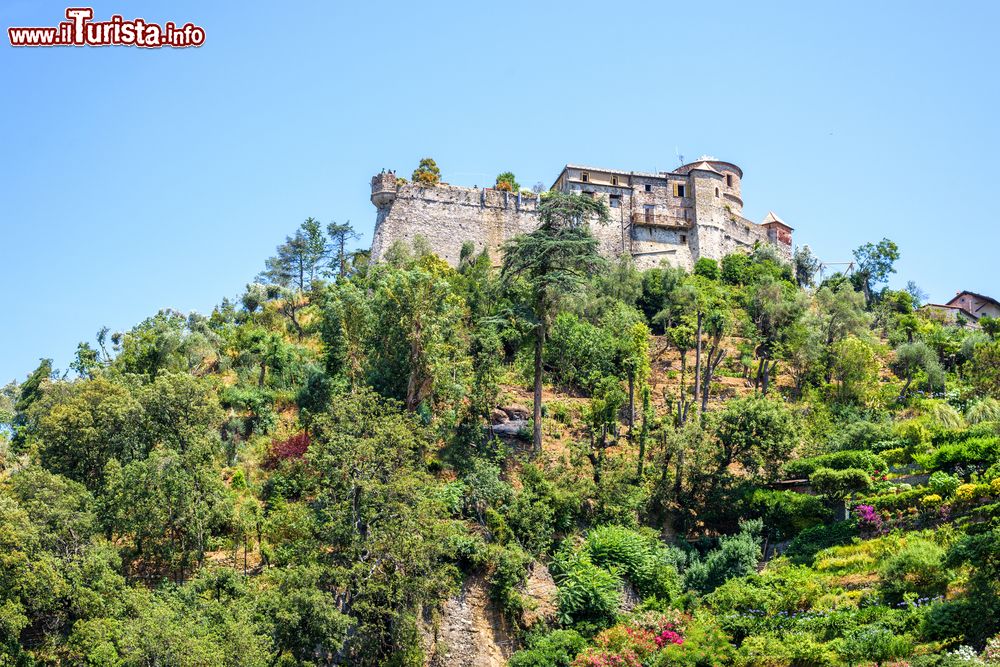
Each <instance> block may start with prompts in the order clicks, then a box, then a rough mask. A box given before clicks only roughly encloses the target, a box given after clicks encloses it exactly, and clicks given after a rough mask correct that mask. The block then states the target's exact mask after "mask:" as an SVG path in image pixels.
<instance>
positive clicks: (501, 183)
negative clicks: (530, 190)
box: [496, 171, 521, 192]
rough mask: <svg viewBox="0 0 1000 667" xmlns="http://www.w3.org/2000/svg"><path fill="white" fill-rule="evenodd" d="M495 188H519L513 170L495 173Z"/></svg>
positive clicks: (515, 189)
mask: <svg viewBox="0 0 1000 667" xmlns="http://www.w3.org/2000/svg"><path fill="white" fill-rule="evenodd" d="M496 189H497V190H506V191H507V192H517V191H519V190H520V189H521V186H520V185H519V184H518V182H517V179H516V178H515V177H514V173H513V172H510V171H505V172H503V173H502V174H497V182H496Z"/></svg>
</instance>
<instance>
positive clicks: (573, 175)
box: [371, 157, 792, 270]
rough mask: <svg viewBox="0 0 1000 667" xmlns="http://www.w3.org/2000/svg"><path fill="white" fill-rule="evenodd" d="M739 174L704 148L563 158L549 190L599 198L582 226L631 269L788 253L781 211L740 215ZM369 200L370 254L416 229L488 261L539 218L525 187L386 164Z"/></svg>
mask: <svg viewBox="0 0 1000 667" xmlns="http://www.w3.org/2000/svg"><path fill="white" fill-rule="evenodd" d="M742 179H743V170H742V169H740V168H739V167H738V166H736V165H735V164H733V163H731V162H725V161H722V160H716V159H714V158H711V157H705V158H702V159H700V160H698V161H696V162H692V163H690V164H685V165H683V166H681V167H678V168H677V169H675V170H674V171H669V172H667V171H663V172H656V173H650V172H641V171H623V170H617V169H606V168H600V167H585V166H581V165H574V164H568V165H566V166H565V167H563V169H562V170H561V171H560V173H559V176H558V177H557V178H556V179H555V182H554V183H553V185H552V189H553V190H559V191H562V192H572V193H578V194H581V195H584V196H589V197H593V198H595V199H602V200H604V202H605V203H606V204H607V205H608V208H609V210H610V213H611V221H610V223H609V224H607V225H603V226H595V227H593V228H592V231H593V233H594V236H595V237H596V238H597V240H598V244H599V249H600V252H601V254H603V255H604V256H606V257H617V256H619V255H622V254H626V255H631V256H632V257H633V258H634V259H635V262H636V265H637V266H639V268H647V267H653V266H657V265H659V264H660V263H661V262H665V263H667V264H671V265H674V266H681V267H684V268H686V269H689V270H690V269H691V268H692V267H693V266H694V263H695V262H696V261H697V260H698V259H699V258H701V257H709V258H712V259H722V257H724V256H725V255H727V254H729V253H733V252H739V251H742V252H750V251H752V250H753V248H754V246H756V245H769V246H771V247H773V248H774V249H775V250H776V252H777V254H778V255H779V256H780V257H783V258H784V259H785V260H791V255H792V228H791V227H790V226H789V225H788V224H787V223H786V222H785V221H784V220H782V219H781V218H779V217H778V216H777V215H775V214H774V213H768V215H767V217H766V218H765V219H764V220H763V221H762V222H760V223H755V222H753V221H752V220H748V219H747V218H744V217H743V198H742V194H741V192H740V185H741V182H742ZM371 199H372V203H373V204H374V205H375V207H376V208H377V209H378V216H377V218H376V221H375V235H374V238H373V239H372V259H374V260H376V261H377V260H379V259H380V258H381V257H382V256H383V255H384V253H385V252H386V250H388V248H389V246H390V245H392V244H393V243H394V242H396V241H412V240H413V239H414V238H416V237H417V236H421V237H423V238H424V239H425V240H426V241H427V242H428V243H429V244H430V247H431V248H432V249H433V250H434V252H435V253H437V254H438V255H439V256H441V257H442V258H443V259H445V260H446V261H448V262H449V263H451V264H452V265H455V264H457V263H458V260H459V254H460V252H461V248H462V245H463V243H465V242H471V243H472V244H473V246H474V248H475V251H476V252H478V251H480V250H483V249H486V250H488V251H489V252H490V254H491V255H492V257H493V259H494V261H498V260H499V259H500V248H501V246H502V245H503V243H504V242H505V241H507V240H509V239H510V238H512V237H514V236H516V235H517V234H522V233H525V232H530V231H532V230H534V229H536V228H537V227H538V225H539V219H538V203H539V199H538V196H537V195H536V194H534V193H525V192H520V193H518V192H504V191H500V190H495V189H493V188H463V187H456V186H453V185H447V184H444V183H442V184H440V185H436V186H426V185H421V184H418V183H407V182H404V181H401V180H400V181H397V178H396V175H395V173H392V172H390V173H382V174H378V175H376V176H375V177H374V178H373V179H372V197H371Z"/></svg>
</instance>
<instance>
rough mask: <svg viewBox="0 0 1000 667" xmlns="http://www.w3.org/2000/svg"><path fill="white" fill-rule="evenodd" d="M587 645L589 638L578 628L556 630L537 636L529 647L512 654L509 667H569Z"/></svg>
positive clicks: (530, 641) (529, 643) (508, 663)
mask: <svg viewBox="0 0 1000 667" xmlns="http://www.w3.org/2000/svg"><path fill="white" fill-rule="evenodd" d="M586 646H587V640H586V639H584V638H583V637H582V636H580V633H578V632H577V631H576V630H555V631H553V632H550V633H549V634H547V635H541V636H539V637H535V638H533V639H531V640H529V642H528V648H525V649H523V650H521V651H518V652H517V653H515V654H514V655H512V656H510V660H509V661H508V662H507V665H508V666H509V667H569V664H570V663H571V662H572V661H573V658H574V657H576V654H577V653H579V652H580V651H582V650H583V649H584V648H585V647H586Z"/></svg>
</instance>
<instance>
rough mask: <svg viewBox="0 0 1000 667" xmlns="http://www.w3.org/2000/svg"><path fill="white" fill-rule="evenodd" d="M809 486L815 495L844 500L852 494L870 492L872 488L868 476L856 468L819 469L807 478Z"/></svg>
mask: <svg viewBox="0 0 1000 667" xmlns="http://www.w3.org/2000/svg"><path fill="white" fill-rule="evenodd" d="M809 484H810V485H811V486H812V488H813V490H814V491H816V493H819V494H820V495H824V496H827V497H828V498H834V499H840V498H846V497H847V496H848V495H850V494H852V493H858V492H861V491H870V490H871V488H872V480H871V477H870V476H869V474H868V473H867V472H865V471H864V470H860V469H858V468H847V469H846V470H832V469H830V468H820V469H818V470H817V471H816V472H814V473H813V474H812V475H811V476H810V477H809Z"/></svg>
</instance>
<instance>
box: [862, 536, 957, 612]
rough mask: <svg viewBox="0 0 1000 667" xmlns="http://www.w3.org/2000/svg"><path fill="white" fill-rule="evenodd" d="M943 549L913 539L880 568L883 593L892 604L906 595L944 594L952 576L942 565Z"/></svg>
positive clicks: (932, 595)
mask: <svg viewBox="0 0 1000 667" xmlns="http://www.w3.org/2000/svg"><path fill="white" fill-rule="evenodd" d="M943 559H944V549H942V548H941V547H939V546H938V545H936V544H934V543H933V542H928V541H926V540H913V541H911V542H909V543H908V544H907V545H906V546H905V547H903V549H902V550H901V551H900V552H899V553H897V554H896V555H894V556H892V557H891V558H889V560H887V561H886V562H885V564H884V565H883V566H882V569H881V570H880V571H879V579H880V582H881V586H880V587H881V590H882V596H883V597H884V598H885V600H886V602H888V603H890V604H898V603H900V602H902V601H903V598H904V596H905V595H906V594H908V593H912V594H914V595H916V596H918V597H935V596H938V595H943V594H944V592H945V590H946V589H947V588H948V581H949V579H950V575H949V573H948V571H947V570H946V569H945V568H944V567H943V566H942V564H941V563H942V560H943Z"/></svg>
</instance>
